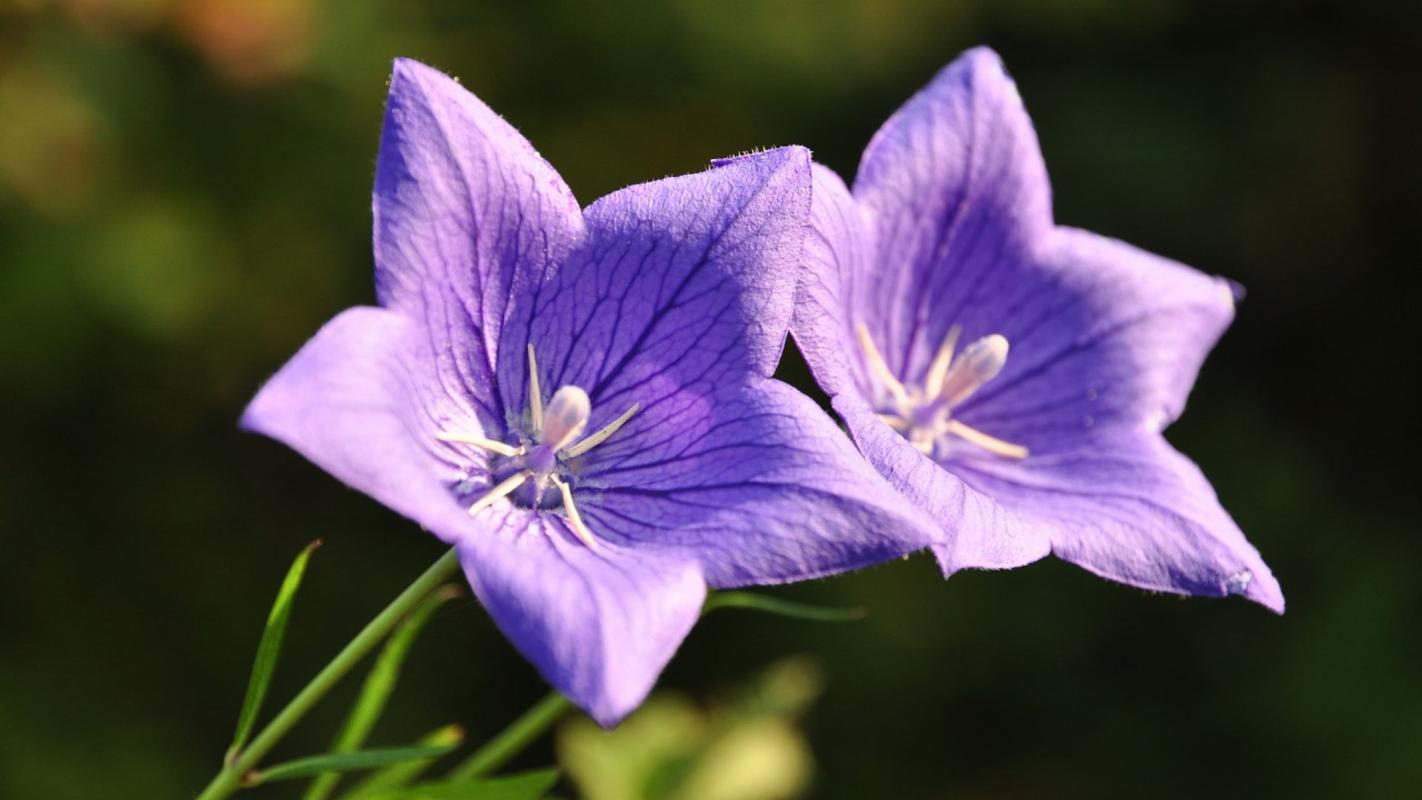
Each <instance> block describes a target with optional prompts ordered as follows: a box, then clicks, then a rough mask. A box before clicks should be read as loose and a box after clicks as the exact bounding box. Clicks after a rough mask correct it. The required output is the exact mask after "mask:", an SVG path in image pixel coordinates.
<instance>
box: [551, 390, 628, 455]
mask: <svg viewBox="0 0 1422 800" xmlns="http://www.w3.org/2000/svg"><path fill="white" fill-rule="evenodd" d="M641 407H642V404H641V403H633V404H632V407H631V408H629V409H627V410H626V411H624V412H622V416H620V417H618V418H617V419H615V420H613V421H611V422H609V423H607V424H606V425H604V426H602V429H601V430H599V431H598V432H597V433H594V434H593V435H592V436H589V437H588V438H586V439H584V440H582V441H581V442H578V443H577V444H575V445H573V446H572V447H569V448H568V449H567V451H566V455H567V457H568V458H577V457H578V456H580V455H582V454H583V453H586V452H587V451H589V450H591V449H593V448H594V447H597V446H598V445H600V444H602V443H603V442H605V441H607V438H608V437H609V436H611V435H612V434H614V433H617V431H618V430H619V429H621V428H622V426H623V425H626V424H627V420H629V419H632V415H633V414H636V413H637V411H638V410H639V409H640V408H641Z"/></svg>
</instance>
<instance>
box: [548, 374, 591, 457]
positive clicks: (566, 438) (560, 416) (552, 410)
mask: <svg viewBox="0 0 1422 800" xmlns="http://www.w3.org/2000/svg"><path fill="white" fill-rule="evenodd" d="M591 413H592V401H591V400H589V399H588V393H587V392H585V391H583V390H582V389H580V388H579V387H577V386H564V387H562V388H560V389H559V390H558V391H556V392H554V393H553V399H552V400H549V401H548V409H547V412H546V413H545V414H543V435H542V437H541V438H540V441H541V442H543V443H544V444H546V445H548V446H549V447H551V448H553V450H554V452H557V451H559V450H562V449H563V448H564V447H565V446H567V444H568V442H571V441H573V440H574V439H576V438H578V436H580V435H581V434H582V432H583V429H584V428H586V427H587V426H588V415H589V414H591Z"/></svg>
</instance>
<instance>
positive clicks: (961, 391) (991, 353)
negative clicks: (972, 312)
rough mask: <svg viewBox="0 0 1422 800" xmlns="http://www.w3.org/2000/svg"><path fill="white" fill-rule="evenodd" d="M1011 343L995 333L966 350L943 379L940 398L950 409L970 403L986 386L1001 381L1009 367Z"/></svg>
mask: <svg viewBox="0 0 1422 800" xmlns="http://www.w3.org/2000/svg"><path fill="white" fill-rule="evenodd" d="M1007 349H1008V348H1007V339H1005V338H1003V337H1002V336H1000V335H998V334H996V333H994V334H992V335H991V336H984V337H983V338H981V339H979V340H977V341H976V342H973V343H972V344H970V345H968V346H967V347H965V348H963V353H962V355H960V356H958V358H957V359H956V360H955V361H954V362H953V365H952V366H951V367H949V369H948V374H946V375H944V376H943V385H942V387H941V388H940V389H939V390H938V397H939V398H940V399H941V400H942V402H944V403H946V404H947V406H948V407H949V408H953V407H954V406H957V405H958V404H960V403H962V402H963V401H964V400H967V399H968V398H969V397H971V396H972V395H973V393H974V392H976V391H977V390H978V389H979V388H980V387H981V386H982V385H983V384H985V383H987V382H988V381H990V380H992V379H993V378H996V377H997V374H998V373H999V372H1002V368H1003V366H1004V365H1006V364H1007Z"/></svg>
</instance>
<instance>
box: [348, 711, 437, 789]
mask: <svg viewBox="0 0 1422 800" xmlns="http://www.w3.org/2000/svg"><path fill="white" fill-rule="evenodd" d="M463 741H464V729H463V728H461V727H459V726H458V725H446V726H444V727H443V728H440V729H439V730H436V731H432V732H431V733H429V734H427V735H425V736H424V738H422V739H420V741H419V745H420V746H422V747H458V746H459V744H460V743H461V742H463ZM434 762H435V759H433V758H425V759H417V760H414V761H404V762H401V763H399V764H391V765H390V766H388V767H385V768H383V769H378V770H376V771H374V772H372V773H370V774H369V775H367V776H366V777H365V779H364V780H362V781H361V782H360V783H357V784H356V785H355V786H354V787H352V788H351V790H350V791H349V792H346V793H345V794H344V795H343V797H344V798H345V800H357V798H359V800H367V798H368V797H370V796H371V795H380V794H389V793H390V792H392V791H393V790H395V789H401V788H404V787H405V786H408V785H409V784H410V783H412V782H413V781H414V780H415V779H416V778H418V777H420V775H422V774H424V772H425V770H427V769H429V768H430V765H431V764H433V763H434Z"/></svg>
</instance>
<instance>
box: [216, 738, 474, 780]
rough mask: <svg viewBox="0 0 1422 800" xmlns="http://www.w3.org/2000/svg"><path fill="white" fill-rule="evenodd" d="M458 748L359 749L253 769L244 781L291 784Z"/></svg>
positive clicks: (441, 753) (440, 753)
mask: <svg viewBox="0 0 1422 800" xmlns="http://www.w3.org/2000/svg"><path fill="white" fill-rule="evenodd" d="M453 749H454V746H452V745H447V746H443V747H386V748H381V749H378V750H357V751H355V752H354V753H324V754H322V755H319V756H307V757H306V758H298V759H296V760H294V761H286V762H283V763H281V764H277V765H275V766H272V767H267V768H266V769H262V770H253V771H252V772H249V773H247V775H246V776H245V777H243V779H242V785H244V786H256V785H257V784H260V783H271V782H273V781H287V780H291V779H292V778H306V777H310V776H312V775H315V774H317V773H319V772H351V771H353V770H358V769H373V768H375V767H383V766H385V765H387V764H398V763H400V762H401V761H413V760H415V759H419V758H436V757H439V756H442V755H444V754H445V753H448V752H449V751H450V750H453Z"/></svg>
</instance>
